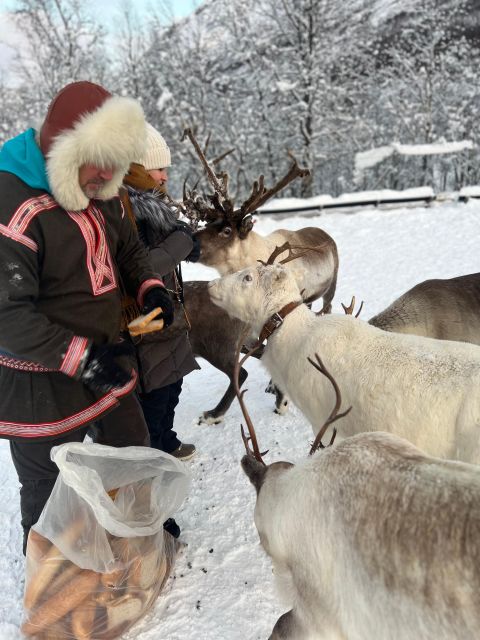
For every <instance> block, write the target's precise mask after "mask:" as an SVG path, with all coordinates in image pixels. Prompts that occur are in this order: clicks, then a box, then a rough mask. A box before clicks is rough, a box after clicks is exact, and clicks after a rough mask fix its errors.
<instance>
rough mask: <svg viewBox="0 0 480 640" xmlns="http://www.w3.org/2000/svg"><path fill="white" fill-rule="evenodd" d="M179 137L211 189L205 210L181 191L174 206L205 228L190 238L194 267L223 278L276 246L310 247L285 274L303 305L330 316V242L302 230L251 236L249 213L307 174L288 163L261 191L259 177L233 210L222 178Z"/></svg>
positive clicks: (333, 250) (333, 265)
mask: <svg viewBox="0 0 480 640" xmlns="http://www.w3.org/2000/svg"><path fill="white" fill-rule="evenodd" d="M185 137H188V138H189V139H190V140H191V142H192V144H193V146H194V148H195V151H196V152H197V155H198V156H199V158H200V160H201V162H202V164H203V166H204V169H205V171H206V174H207V177H208V180H209V182H210V183H211V185H212V186H213V189H214V193H213V195H209V196H208V200H209V202H210V204H207V203H206V202H205V198H202V197H201V196H200V195H199V194H198V193H196V192H195V191H190V192H187V190H186V188H185V185H184V196H183V203H182V204H181V205H180V208H181V210H182V212H183V213H184V214H185V215H186V216H187V217H188V218H189V219H190V220H191V221H192V222H193V224H194V225H198V222H199V221H202V222H206V225H205V227H204V228H202V229H199V230H197V232H196V235H197V237H198V239H199V240H200V243H201V254H200V260H199V261H200V262H201V263H202V264H205V265H207V266H210V267H214V268H215V269H217V271H218V272H219V273H220V274H221V275H224V274H227V273H233V272H235V271H238V270H239V269H243V268H244V267H247V266H250V265H253V264H255V263H256V261H257V260H264V261H265V260H267V258H268V257H269V256H270V254H271V253H272V251H273V250H274V249H275V247H276V246H277V245H279V244H283V243H285V242H287V241H288V242H289V243H290V245H291V246H297V247H298V246H301V247H310V248H311V249H312V251H308V252H306V253H305V254H304V255H303V256H302V257H301V258H300V259H299V260H297V261H295V263H292V265H291V266H290V268H291V269H292V271H293V272H294V275H295V277H296V279H297V282H298V285H299V287H300V290H301V291H302V296H303V299H304V300H305V302H312V301H314V300H316V299H317V298H320V297H322V298H323V308H324V312H325V313H330V311H331V302H332V300H333V296H334V294H335V288H336V283H337V273H338V253H337V246H336V244H335V241H334V240H333V238H331V237H330V236H329V235H328V234H327V233H326V232H325V231H323V230H322V229H319V228H318V227H305V228H303V229H299V230H298V231H289V230H287V229H278V230H277V231H274V232H273V233H271V234H269V235H268V236H261V235H260V234H258V233H256V232H255V231H253V219H252V214H253V213H254V211H256V210H257V209H259V208H260V207H261V206H262V205H264V204H265V203H266V202H267V200H269V199H270V198H272V197H273V196H274V195H275V194H277V193H278V192H280V191H281V190H282V189H283V188H285V187H286V186H287V185H288V184H289V183H290V182H292V180H295V179H296V178H297V177H305V176H306V175H308V174H309V171H308V170H307V169H302V168H301V167H299V166H298V164H297V162H296V160H295V159H293V164H292V166H291V167H290V169H289V171H288V173H287V174H286V175H285V176H284V177H283V178H281V179H280V180H279V181H278V182H277V184H276V185H274V186H273V187H271V188H270V189H267V188H266V187H265V184H264V177H263V176H260V177H259V179H258V180H257V181H255V183H254V184H253V187H252V191H251V193H250V195H249V197H248V198H247V199H246V200H245V201H244V202H243V204H242V205H241V206H240V207H238V208H235V205H234V202H233V200H232V197H231V196H230V195H229V192H228V175H227V174H226V173H220V174H217V173H215V171H214V170H213V168H212V166H211V165H212V163H209V162H208V161H207V159H206V157H205V154H204V152H203V151H202V150H201V149H200V146H199V144H198V142H197V140H196V139H195V137H194V135H193V133H192V131H191V130H190V129H186V130H185V132H184V138H185Z"/></svg>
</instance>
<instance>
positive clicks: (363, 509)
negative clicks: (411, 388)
mask: <svg viewBox="0 0 480 640" xmlns="http://www.w3.org/2000/svg"><path fill="white" fill-rule="evenodd" d="M315 375H316V376H317V377H320V376H319V375H318V373H316V374H315ZM352 413H353V411H352ZM242 467H243V469H244V471H245V473H246V474H247V476H248V477H249V478H250V480H251V481H252V483H253V484H254V485H255V487H256V490H257V502H256V506H255V525H256V527H257V530H258V533H259V536H260V541H261V543H262V545H263V547H264V548H265V551H266V552H267V553H268V555H269V556H270V557H271V559H272V561H273V565H274V570H275V573H276V574H277V575H280V576H281V577H282V579H283V580H285V579H286V578H287V579H288V580H289V582H290V588H291V593H292V597H291V601H290V607H291V610H290V611H289V612H288V613H286V614H284V615H283V616H281V617H280V619H279V620H278V621H277V623H276V625H275V627H274V629H273V631H272V634H271V636H270V640H286V639H288V640H314V639H315V640H466V639H467V638H471V639H473V638H477V637H478V636H479V633H480V537H479V535H478V533H479V531H480V469H479V468H478V467H477V466H475V465H469V464H464V463H459V462H452V461H442V460H439V459H437V458H432V457H428V456H426V455H425V454H423V453H422V452H421V451H420V450H419V449H417V448H416V447H414V446H413V445H411V444H410V443H408V442H407V441H406V440H403V439H402V438H398V437H397V436H394V435H392V434H389V433H382V432H376V433H362V434H359V435H357V436H354V437H352V438H348V439H346V440H344V441H343V442H342V443H340V444H338V445H336V446H334V447H332V448H329V449H326V450H323V451H321V452H318V453H316V454H315V455H314V456H313V457H311V458H308V459H307V460H305V461H304V462H302V463H300V464H298V465H295V466H293V465H290V464H288V463H284V462H283V463H274V464H272V465H269V466H268V467H265V466H263V465H261V464H260V463H259V462H257V461H256V460H255V459H254V458H253V457H252V456H245V457H244V458H243V459H242Z"/></svg>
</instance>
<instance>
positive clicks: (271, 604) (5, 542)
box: [0, 200, 480, 640]
mask: <svg viewBox="0 0 480 640" xmlns="http://www.w3.org/2000/svg"><path fill="white" fill-rule="evenodd" d="M305 226H319V227H321V228H322V229H324V230H325V231H326V232H327V233H329V234H330V235H331V236H332V237H333V238H334V240H335V242H336V243H337V246H338V250H339V258H340V267H339V274H338V276H339V277H338V285H337V292H336V295H335V298H334V303H333V312H334V313H340V314H342V315H343V311H342V309H341V306H340V303H342V302H343V303H346V304H348V303H349V302H350V299H351V297H352V295H355V296H356V299H357V304H359V302H360V301H361V300H363V301H364V307H363V311H362V313H361V316H360V317H361V318H363V319H368V318H370V317H371V316H373V315H375V314H376V313H378V312H379V311H381V310H382V309H384V308H385V307H386V306H388V305H389V304H390V303H391V302H392V301H393V300H394V299H396V298H397V297H398V296H400V295H401V294H402V293H403V292H405V291H406V290H407V289H409V288H410V287H412V286H413V285H415V284H416V283H418V282H421V281H423V280H426V279H428V278H450V277H453V276H458V275H465V274H468V273H474V272H478V237H479V234H480V201H475V200H471V201H470V202H468V203H467V204H463V203H455V202H447V203H443V204H438V205H437V204H432V205H431V206H429V207H423V206H422V207H412V208H408V207H404V206H403V207H402V206H399V207H394V208H393V207H392V208H389V209H383V210H382V209H380V208H371V207H365V208H363V209H361V210H359V209H350V210H348V209H345V211H344V212H343V213H341V212H339V211H334V212H333V211H332V212H329V213H323V214H322V215H315V216H312V217H305V216H300V215H286V216H284V215H282V216H279V215H277V216H274V215H268V216H267V215H263V216H258V220H257V223H256V226H255V230H256V231H257V232H258V233H260V234H262V235H266V234H268V233H270V232H272V231H274V230H275V229H277V228H279V227H281V228H284V229H299V228H301V227H305ZM183 276H184V279H185V280H194V279H198V280H209V279H211V278H213V277H217V276H216V273H215V271H214V270H213V269H209V268H207V267H204V266H202V265H199V264H198V263H197V264H192V263H185V265H184V267H183ZM319 307H320V305H319V303H318V302H316V303H315V304H314V309H318V308H319ZM472 348H473V349H477V347H472ZM312 351H315V348H314V345H312ZM251 360H253V359H251ZM200 364H201V369H200V370H199V371H194V372H193V373H191V374H190V375H188V376H186V377H185V379H184V385H183V392H182V395H181V396H180V404H179V406H178V408H177V411H176V419H175V426H176V430H177V432H178V435H179V437H180V439H181V440H182V441H184V442H193V443H195V445H196V447H197V454H196V456H195V457H194V458H193V459H192V460H191V461H188V462H187V463H185V465H186V467H187V468H188V470H189V471H190V473H191V477H192V483H191V488H190V492H189V493H188V495H187V497H186V499H185V502H184V503H183V505H182V507H181V508H180V509H179V511H178V512H177V513H175V514H174V515H175V518H176V520H177V522H178V523H179V525H180V527H181V528H182V535H181V540H182V542H183V543H184V545H185V546H184V547H183V551H182V552H181V553H180V555H179V556H178V558H177V561H176V565H175V568H174V570H173V573H172V575H171V578H170V580H169V582H168V584H167V587H166V588H165V589H164V592H163V593H162V594H160V597H159V598H158V600H157V601H156V603H155V605H154V607H153V609H152V610H151V611H150V612H149V613H148V614H147V615H146V616H145V617H144V618H143V619H142V620H140V621H139V622H138V623H137V624H136V625H135V627H133V629H132V630H131V631H129V632H128V633H127V634H126V635H125V636H123V638H124V640H134V639H135V640H159V638H164V639H168V640H191V639H192V638H195V639H196V640H265V638H268V637H269V634H270V632H271V630H272V627H273V625H274V623H275V621H276V620H277V619H278V617H279V616H280V615H281V614H282V613H283V612H284V611H285V610H286V606H285V604H282V602H281V600H280V599H279V596H278V594H277V592H276V589H275V585H274V576H273V573H272V566H271V562H270V560H269V559H268V557H267V556H266V554H265V553H264V551H263V550H262V548H261V547H260V544H259V539H258V534H257V532H256V529H255V526H254V523H253V508H254V504H255V490H254V489H253V487H252V486H251V485H250V483H249V481H248V480H247V478H246V477H245V476H244V474H243V472H242V470H241V468H240V459H241V457H242V455H243V453H244V449H243V443H242V440H241V436H240V424H241V423H242V422H244V420H243V418H242V416H241V412H240V409H239V407H238V403H237V402H236V401H235V402H234V403H233V405H232V407H231V408H230V410H229V412H228V413H227V414H226V416H225V420H224V422H223V423H221V424H218V425H205V424H198V417H199V414H200V413H201V412H202V411H205V410H207V409H211V408H213V406H214V405H216V403H217V402H218V400H219V398H220V397H221V395H223V393H224V392H225V390H226V388H227V386H228V380H227V378H226V376H225V375H224V374H222V373H220V372H219V371H218V370H216V369H214V368H213V367H212V366H211V365H209V364H208V363H207V362H205V361H203V360H200ZM246 368H247V370H248V372H249V377H248V379H247V382H246V384H245V385H244V386H245V388H246V389H248V391H247V393H246V394H245V397H244V399H245V403H246V405H247V407H248V410H249V412H250V415H251V417H252V420H253V422H254V424H255V428H256V431H257V436H258V439H259V443H260V447H261V448H262V449H269V453H268V455H267V456H266V461H267V463H270V462H273V461H278V460H288V461H290V462H298V461H300V460H302V459H304V458H305V457H306V456H307V452H308V448H309V443H310V442H311V441H312V439H313V432H312V429H311V426H310V425H309V424H308V422H307V420H306V419H305V417H304V416H303V415H302V413H301V412H300V411H299V409H298V408H296V407H293V406H290V408H289V410H288V412H287V413H286V414H285V415H284V416H280V415H277V414H274V413H273V396H271V395H270V394H265V393H264V389H265V387H266V385H267V382H268V379H269V376H268V374H267V372H266V371H265V370H264V369H263V368H262V365H261V364H260V363H259V362H258V361H250V362H247V363H246ZM338 382H339V384H340V386H341V381H338ZM336 424H337V428H338V429H339V430H341V424H340V422H337V423H336ZM340 433H341V431H340ZM316 455H321V454H316ZM21 540H22V535H21V527H20V513H19V498H18V483H17V478H16V475H15V470H14V468H13V465H12V463H11V460H10V455H9V445H8V442H7V441H5V440H0V548H1V549H2V553H1V554H0V584H1V585H2V598H1V599H0V638H1V640H20V639H21V636H20V633H19V626H20V623H21V619H22V593H23V586H24V572H25V566H24V559H23V556H22V551H21ZM412 544H415V540H412Z"/></svg>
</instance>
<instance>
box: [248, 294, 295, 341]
mask: <svg viewBox="0 0 480 640" xmlns="http://www.w3.org/2000/svg"><path fill="white" fill-rule="evenodd" d="M301 304H303V301H302V300H298V301H297V302H289V303H288V304H286V305H285V306H284V307H282V308H281V309H280V311H277V312H276V313H274V314H272V315H271V316H270V318H269V319H268V320H267V321H266V323H265V324H264V325H263V328H262V330H261V332H260V335H259V337H258V344H261V343H262V342H263V341H264V340H268V338H270V336H271V335H272V333H274V332H275V331H276V330H277V329H278V327H279V326H280V325H281V324H283V320H284V319H285V317H286V316H288V314H289V313H291V312H292V311H293V310H294V309H296V308H297V307H299V306H300V305H301Z"/></svg>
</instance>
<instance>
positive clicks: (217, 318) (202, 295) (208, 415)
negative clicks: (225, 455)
mask: <svg viewBox="0 0 480 640" xmlns="http://www.w3.org/2000/svg"><path fill="white" fill-rule="evenodd" d="M208 284H209V283H208V281H206V280H190V281H186V282H184V283H183V290H184V296H185V308H186V310H187V314H188V317H189V319H190V323H191V330H190V333H189V338H190V344H191V345H192V349H193V353H194V354H195V355H196V356H198V357H200V358H204V359H205V360H207V362H209V363H210V364H211V365H213V366H214V367H216V368H217V369H218V370H219V371H222V373H224V374H225V375H226V376H228V378H229V380H230V384H229V386H228V388H227V390H226V391H225V393H224V395H223V396H222V398H221V399H220V401H219V402H218V404H217V405H216V406H215V407H214V408H213V409H210V410H208V411H204V412H203V413H202V414H201V416H200V418H199V422H205V423H207V424H217V423H219V422H221V421H222V420H223V416H224V414H225V413H226V412H227V411H228V409H229V408H230V405H231V404H232V402H233V399H234V398H235V389H234V378H233V376H234V369H235V363H236V358H235V350H236V347H237V344H238V341H239V339H240V336H241V335H242V333H243V332H244V331H245V329H246V327H247V325H246V324H245V323H244V322H242V321H241V320H238V319H237V318H232V317H231V316H229V315H228V313H227V312H226V311H223V309H220V308H219V307H217V305H216V304H214V303H213V302H212V300H211V299H210V295H209V293H208ZM260 356H261V353H260V354H256V356H255V357H257V358H259V357H260ZM239 377H240V385H242V384H243V383H244V382H245V380H246V379H247V377H248V372H247V370H246V369H244V368H243V367H242V368H241V369H240V372H239ZM274 394H275V397H276V399H275V412H276V413H284V411H285V410H286V407H287V404H288V401H287V399H286V398H285V396H284V394H283V393H282V392H281V391H280V390H279V389H277V388H275V389H274Z"/></svg>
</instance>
